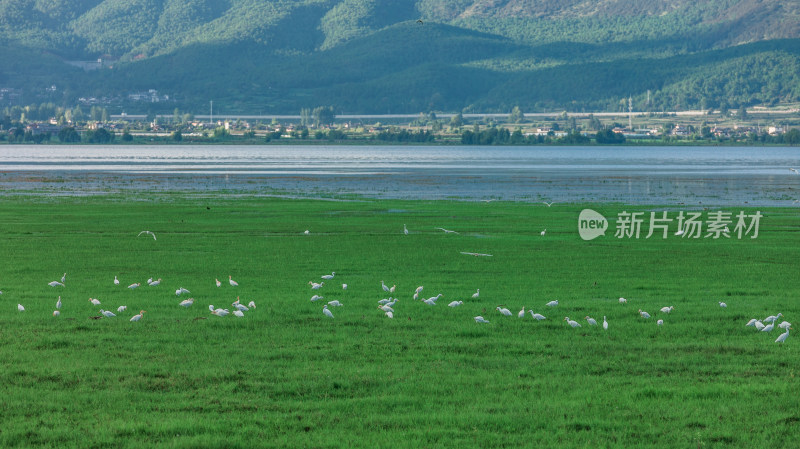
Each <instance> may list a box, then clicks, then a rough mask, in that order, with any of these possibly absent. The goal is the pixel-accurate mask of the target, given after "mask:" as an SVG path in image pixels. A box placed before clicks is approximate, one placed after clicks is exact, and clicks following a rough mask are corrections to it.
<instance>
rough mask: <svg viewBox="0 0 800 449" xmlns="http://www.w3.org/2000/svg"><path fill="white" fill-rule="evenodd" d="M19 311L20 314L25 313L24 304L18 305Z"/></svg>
mask: <svg viewBox="0 0 800 449" xmlns="http://www.w3.org/2000/svg"><path fill="white" fill-rule="evenodd" d="M17 310H19V311H20V312H24V311H25V307H22V304H17Z"/></svg>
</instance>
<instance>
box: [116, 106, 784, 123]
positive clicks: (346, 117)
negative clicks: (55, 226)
mask: <svg viewBox="0 0 800 449" xmlns="http://www.w3.org/2000/svg"><path fill="white" fill-rule="evenodd" d="M797 112H798V110H797V109H791V110H767V109H763V110H762V109H751V110H748V111H747V113H748V114H791V113H797ZM563 113H564V112H563V111H553V112H525V113H524V114H525V117H542V118H543V117H559V116H561V115H562V114H563ZM649 114H650V113H649V112H644V111H634V112H631V115H632V116H634V117H641V116H645V115H649ZM655 114H658V115H662V114H664V115H676V116H679V117H692V116H702V115H708V111H702V110H693V111H669V112H655ZM454 115H456V114H454V113H444V112H443V113H436V116H437V117H440V118H450V117H452V116H454ZM461 115H462V116H463V117H464V118H467V119H475V118H506V117H508V115H509V113H507V112H506V113H500V114H461ZM590 115H593V116H595V117H627V116H628V113H627V112H567V116H568V117H579V118H580V117H588V116H590ZM419 116H420V114H419V113H417V114H338V115H336V120H339V121H347V120H374V121H377V122H380V121H386V120H400V119H405V120H414V119H416V118H418V117H419ZM146 117H147V116H146V115H143V114H142V115H137V114H116V115H112V116H111V119H112V120H122V119H125V120H144V119H145V118H146ZM158 118H165V119H170V118H172V114H160V115H158ZM194 118H195V119H197V120H209V119H210V118H211V116H209V115H208V114H205V115H203V114H197V115H195V116H194ZM213 118H214V119H217V120H272V119H275V120H300V115H280V114H274V115H269V114H267V115H243V114H214V116H213Z"/></svg>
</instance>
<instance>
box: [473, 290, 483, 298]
mask: <svg viewBox="0 0 800 449" xmlns="http://www.w3.org/2000/svg"><path fill="white" fill-rule="evenodd" d="M480 296H481V289H476V290H475V293H473V294H472V299H478V298H480Z"/></svg>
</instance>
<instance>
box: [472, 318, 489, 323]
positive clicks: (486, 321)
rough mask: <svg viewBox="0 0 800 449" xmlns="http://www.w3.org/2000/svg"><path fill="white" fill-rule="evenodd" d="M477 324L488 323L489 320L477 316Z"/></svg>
mask: <svg viewBox="0 0 800 449" xmlns="http://www.w3.org/2000/svg"><path fill="white" fill-rule="evenodd" d="M475 322H476V323H488V322H489V320H486V319H484V318H483V317H482V316H476V317H475Z"/></svg>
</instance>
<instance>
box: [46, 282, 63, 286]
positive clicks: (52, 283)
mask: <svg viewBox="0 0 800 449" xmlns="http://www.w3.org/2000/svg"><path fill="white" fill-rule="evenodd" d="M47 285H49V286H51V287H57V286H59V285H60V286H62V287H63V286H64V284H62V283H61V282H58V281H53V282H49V283H48V284H47Z"/></svg>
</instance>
